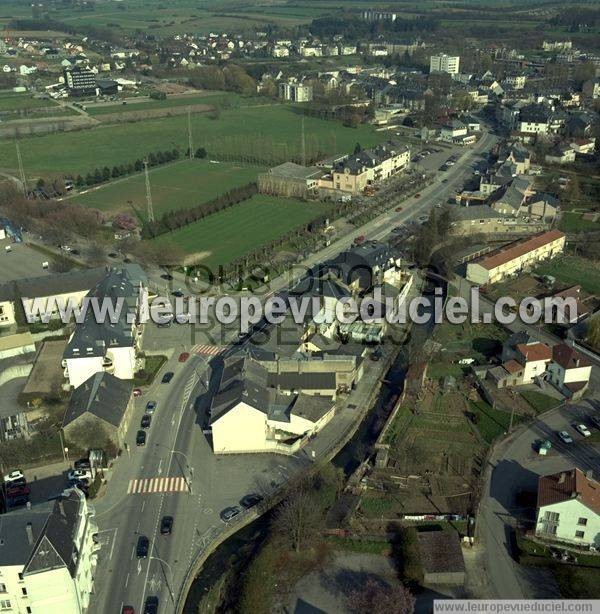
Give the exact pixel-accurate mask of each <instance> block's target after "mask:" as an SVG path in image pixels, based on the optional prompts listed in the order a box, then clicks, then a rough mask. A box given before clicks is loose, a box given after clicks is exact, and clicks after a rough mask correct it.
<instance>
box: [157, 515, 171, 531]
mask: <svg viewBox="0 0 600 614" xmlns="http://www.w3.org/2000/svg"><path fill="white" fill-rule="evenodd" d="M172 532H173V516H163V517H162V520H161V521H160V534H161V535H171V533H172Z"/></svg>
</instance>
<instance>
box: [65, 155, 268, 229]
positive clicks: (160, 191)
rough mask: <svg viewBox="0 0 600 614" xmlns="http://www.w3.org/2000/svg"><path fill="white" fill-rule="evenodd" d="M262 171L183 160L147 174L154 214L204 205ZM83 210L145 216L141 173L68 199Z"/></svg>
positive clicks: (143, 181) (246, 167)
mask: <svg viewBox="0 0 600 614" xmlns="http://www.w3.org/2000/svg"><path fill="white" fill-rule="evenodd" d="M261 170H263V169H261V168H258V167H255V166H240V165H238V164H232V163H221V164H211V163H210V162H208V161H207V160H182V161H180V162H175V163H174V164H168V165H165V166H159V167H156V168H153V169H151V170H150V187H151V190H152V204H153V207H154V214H155V215H156V216H157V217H159V216H161V215H162V214H163V213H165V212H166V211H170V210H172V209H181V208H184V207H192V206H194V205H198V204H200V203H202V202H207V201H209V200H211V199H213V198H215V197H216V196H218V195H219V194H223V193H224V192H226V191H227V190H230V189H231V188H234V187H237V186H241V185H245V184H247V183H250V182H251V181H255V180H256V176H257V174H258V173H259V172H260V171H261ZM69 200H71V202H76V203H78V204H81V205H85V206H86V207H94V208H95V209H100V210H101V211H106V212H109V213H112V214H114V213H119V212H128V213H131V212H132V209H134V210H137V211H140V212H142V213H145V210H146V183H145V177H144V174H143V173H138V174H136V175H132V176H130V177H126V178H123V179H120V180H116V181H113V182H110V183H107V184H103V185H102V186H100V187H98V188H95V189H94V188H92V189H91V190H90V191H88V192H87V193H85V194H77V195H74V196H73V197H71V198H70V199H69Z"/></svg>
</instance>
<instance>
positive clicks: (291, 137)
mask: <svg viewBox="0 0 600 614" xmlns="http://www.w3.org/2000/svg"><path fill="white" fill-rule="evenodd" d="M191 124H192V133H193V138H194V146H195V147H206V149H208V151H209V155H210V154H211V153H212V152H213V151H214V152H215V153H216V154H219V155H221V154H227V153H232V154H235V155H237V156H239V155H243V156H245V157H246V158H248V161H252V159H253V158H256V157H257V156H261V157H263V158H267V159H269V158H270V157H274V159H281V158H283V159H289V158H290V157H292V156H299V155H300V151H301V125H302V115H300V113H298V112H297V109H296V108H294V107H293V106H290V105H272V106H269V107H267V108H261V107H238V108H233V109H227V110H223V111H222V112H221V115H220V118H219V119H211V118H210V117H206V116H205V115H193V116H192V120H191ZM304 124H305V143H306V151H307V154H308V155H311V154H317V153H318V154H319V155H321V154H323V155H328V154H332V153H338V152H348V151H352V150H353V149H354V146H355V144H356V143H357V142H359V143H360V144H361V145H362V146H363V147H368V146H371V145H374V144H376V143H379V142H381V141H383V140H384V139H385V138H386V135H385V134H380V133H376V132H375V130H374V129H373V127H372V126H359V127H357V128H348V127H345V126H343V125H342V124H340V123H337V122H332V121H327V120H323V119H318V118H314V117H306V118H305V122H304ZM187 126H188V118H187V115H185V114H184V115H183V116H175V117H165V118H160V119H152V120H146V121H140V122H132V123H125V124H119V125H114V124H110V125H106V126H100V127H97V128H92V129H89V130H81V131H77V132H64V133H59V134H50V135H45V136H39V137H27V138H23V139H21V152H22V156H23V163H24V166H25V168H26V169H27V171H28V172H31V173H36V172H56V173H65V174H70V175H77V174H82V175H85V174H86V173H88V172H90V171H92V170H93V169H95V168H102V167H103V166H108V167H110V168H112V167H113V166H115V165H120V164H127V163H130V162H134V161H135V160H136V159H137V158H143V157H144V156H146V155H148V154H149V153H150V152H156V151H159V150H163V151H164V150H167V149H173V148H176V147H178V148H179V149H180V150H181V151H185V150H186V149H187V146H188V131H187ZM8 143H9V142H7V141H4V142H2V141H0V167H4V168H9V169H16V168H17V166H18V165H17V159H16V151H15V148H14V146H6V145H7V144H8Z"/></svg>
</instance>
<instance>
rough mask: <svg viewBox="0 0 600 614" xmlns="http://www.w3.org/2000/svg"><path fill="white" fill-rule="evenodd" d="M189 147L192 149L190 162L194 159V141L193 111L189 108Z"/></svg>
mask: <svg viewBox="0 0 600 614" xmlns="http://www.w3.org/2000/svg"><path fill="white" fill-rule="evenodd" d="M188 147H189V148H190V160H193V159H194V139H193V137H192V109H191V108H190V107H188Z"/></svg>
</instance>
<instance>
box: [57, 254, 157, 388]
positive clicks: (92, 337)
mask: <svg viewBox="0 0 600 614" xmlns="http://www.w3.org/2000/svg"><path fill="white" fill-rule="evenodd" d="M88 296H89V298H90V299H96V300H98V301H99V302H100V303H101V302H102V301H104V300H106V301H109V302H110V303H111V304H112V305H113V306H117V305H120V306H121V309H119V310H118V318H116V319H115V321H113V322H111V321H110V319H106V321H104V322H99V321H96V318H95V314H94V311H93V310H92V309H88V310H87V311H86V314H85V319H84V320H83V322H81V323H79V324H77V325H76V326H75V330H74V332H73V334H72V335H71V338H70V339H69V343H68V344H67V348H66V350H65V353H64V355H63V361H62V362H63V367H64V369H65V377H66V378H67V381H68V384H69V386H72V387H74V388H77V387H78V386H80V385H81V384H82V383H83V382H85V381H86V380H88V379H89V378H90V377H91V376H92V375H94V374H95V373H98V372H101V371H108V372H109V373H112V374H113V375H115V377H118V378H120V379H133V377H134V374H135V372H136V371H137V369H138V360H137V352H138V349H139V346H140V343H141V336H142V332H143V326H142V324H141V323H140V321H139V318H140V310H141V308H142V306H143V305H144V304H145V303H146V302H147V279H146V276H145V274H144V273H143V271H142V270H141V268H140V267H138V266H137V265H124V266H123V267H122V268H120V269H111V270H110V271H108V272H107V274H106V275H105V277H104V278H103V279H102V280H100V282H99V283H98V284H97V285H96V286H95V287H94V288H92V290H90V292H89V294H88Z"/></svg>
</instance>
